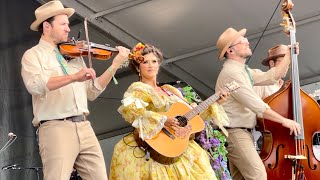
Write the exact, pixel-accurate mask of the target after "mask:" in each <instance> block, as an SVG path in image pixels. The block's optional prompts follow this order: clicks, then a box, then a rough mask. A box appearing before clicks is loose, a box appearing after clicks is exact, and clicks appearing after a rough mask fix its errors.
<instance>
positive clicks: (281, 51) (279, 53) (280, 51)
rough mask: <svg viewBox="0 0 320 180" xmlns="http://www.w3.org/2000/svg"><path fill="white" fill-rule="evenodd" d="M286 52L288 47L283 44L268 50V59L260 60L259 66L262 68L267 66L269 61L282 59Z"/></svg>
mask: <svg viewBox="0 0 320 180" xmlns="http://www.w3.org/2000/svg"><path fill="white" fill-rule="evenodd" d="M287 51H288V46H286V45H284V44H279V45H276V46H274V47H272V48H270V49H269V50H268V57H267V58H265V59H264V60H262V62H261V64H262V65H264V66H269V61H270V60H275V59H277V58H278V57H284V56H285V54H286V52H287Z"/></svg>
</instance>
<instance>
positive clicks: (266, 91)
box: [253, 82, 281, 99]
mask: <svg viewBox="0 0 320 180" xmlns="http://www.w3.org/2000/svg"><path fill="white" fill-rule="evenodd" d="M280 88H281V85H280V83H279V82H277V83H276V84H273V85H269V86H253V90H254V92H256V93H257V95H258V96H259V97H260V98H262V99H264V98H266V97H268V96H270V95H271V94H273V93H275V92H277V91H278V90H279V89H280Z"/></svg>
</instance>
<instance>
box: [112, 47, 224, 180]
mask: <svg viewBox="0 0 320 180" xmlns="http://www.w3.org/2000/svg"><path fill="white" fill-rule="evenodd" d="M132 52H133V57H132V59H134V60H130V67H131V69H133V70H134V71H135V72H136V73H137V74H138V75H139V78H140V81H138V82H134V83H132V84H131V85H130V87H129V88H128V90H127V91H126V92H125V94H124V98H123V100H122V101H121V102H122V105H121V106H120V108H119V109H118V112H119V113H120V114H121V115H122V117H123V118H124V119H125V120H126V121H127V122H129V123H131V124H132V126H133V127H134V128H135V130H136V131H137V132H138V133H136V137H135V135H134V133H130V134H128V135H127V136H125V137H124V138H123V139H122V140H121V141H119V142H118V143H117V144H116V146H115V148H114V152H113V156H112V160H111V166H110V179H111V180H113V179H120V180H122V179H134V180H135V179H137V180H138V179H146V180H150V179H161V180H169V179H170V180H171V179H172V180H191V179H195V180H196V179H201V180H206V179H208V180H212V179H213V180H214V179H216V176H215V173H214V171H213V170H212V167H211V165H210V162H209V157H208V154H207V152H206V151H205V150H203V149H202V148H201V147H200V146H199V145H198V144H197V143H196V142H195V141H194V140H190V142H189V145H188V147H187V148H186V150H185V151H184V153H183V154H182V155H180V156H179V158H172V161H167V159H168V158H164V159H166V163H164V161H161V157H160V158H153V156H152V154H151V157H150V159H148V157H147V156H148V155H146V154H147V153H146V152H145V151H144V148H141V147H140V146H139V145H140V144H139V140H137V141H138V143H137V142H136V140H135V139H137V136H139V137H140V140H141V139H144V140H145V139H151V138H153V137H154V136H155V135H157V134H158V133H159V132H160V130H161V129H162V128H163V127H164V126H167V127H171V128H172V129H175V128H177V127H178V124H179V122H178V121H177V119H175V118H171V117H167V116H165V115H161V114H159V113H158V112H166V111H167V110H168V109H169V108H170V106H171V105H172V104H173V103H175V102H182V101H183V97H182V95H181V93H180V91H179V90H178V89H176V88H174V87H173V86H170V85H163V86H161V87H159V86H158V85H157V74H158V72H159V67H160V64H161V62H162V61H163V56H162V53H161V52H160V50H158V49H157V48H156V47H154V46H152V45H145V46H144V45H143V44H141V43H139V44H138V45H136V46H135V48H134V49H133V51H132ZM228 95H229V94H228V93H222V95H221V97H222V98H221V100H223V99H224V98H225V97H226V96H228ZM203 114H204V115H205V116H208V115H209V116H211V117H213V118H214V119H215V121H219V123H220V124H225V123H227V122H228V118H227V116H226V114H225V112H224V111H223V109H222V108H221V106H220V105H218V103H213V104H212V105H211V106H210V107H209V108H208V109H207V110H206V111H205V112H203ZM139 137H138V138H139ZM169 159H170V158H169Z"/></svg>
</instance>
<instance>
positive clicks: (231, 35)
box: [216, 28, 247, 60]
mask: <svg viewBox="0 0 320 180" xmlns="http://www.w3.org/2000/svg"><path fill="white" fill-rule="evenodd" d="M246 32H247V29H241V30H240V31H236V30H235V29H233V28H228V29H227V30H225V31H224V32H223V33H222V34H221V36H220V37H219V39H218V40H217V43H216V47H217V49H218V50H219V59H220V60H221V59H223V58H224V55H225V53H226V51H227V49H228V48H229V47H230V46H231V44H232V43H233V42H234V41H235V40H236V39H237V38H238V37H240V36H244V35H245V34H246Z"/></svg>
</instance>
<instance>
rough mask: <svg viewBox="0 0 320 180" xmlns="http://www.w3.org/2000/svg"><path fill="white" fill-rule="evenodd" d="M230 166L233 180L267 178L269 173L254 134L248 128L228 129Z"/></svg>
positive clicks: (264, 179)
mask: <svg viewBox="0 0 320 180" xmlns="http://www.w3.org/2000/svg"><path fill="white" fill-rule="evenodd" d="M228 132H229V136H228V138H227V142H228V146H227V150H228V159H229V167H230V172H231V176H232V179H233V180H242V179H246V180H266V179H267V173H266V169H265V167H264V164H263V162H262V161H261V159H260V156H259V154H258V153H257V151H256V149H255V147H254V144H253V136H252V134H251V133H250V132H249V131H247V130H246V129H240V128H235V129H228Z"/></svg>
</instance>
